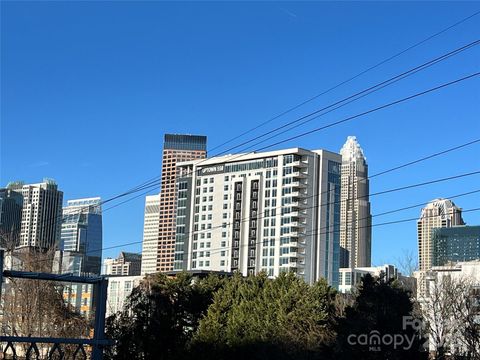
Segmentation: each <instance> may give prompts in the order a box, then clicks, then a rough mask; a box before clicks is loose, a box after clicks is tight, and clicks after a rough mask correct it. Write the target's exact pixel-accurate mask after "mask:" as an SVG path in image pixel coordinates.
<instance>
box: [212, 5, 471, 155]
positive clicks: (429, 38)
mask: <svg viewBox="0 0 480 360" xmlns="http://www.w3.org/2000/svg"><path fill="white" fill-rule="evenodd" d="M478 14H480V11H477V12H475V13H474V14H472V15H469V16H467V17H465V18H463V19H461V20H460V21H457V22H456V23H454V24H452V25H450V26H448V27H446V28H444V29H442V30H440V31H438V32H436V33H434V34H432V35H430V36H428V37H427V38H425V39H423V40H421V41H419V42H417V43H415V44H413V45H411V46H409V47H407V48H406V49H403V50H401V51H399V52H397V53H395V54H394V55H392V56H390V57H388V58H386V59H384V60H382V61H380V62H378V63H376V64H375V65H373V66H371V67H369V68H367V69H365V70H363V71H361V72H359V73H358V74H356V75H354V76H352V77H350V78H348V79H346V80H344V81H342V82H340V83H338V84H337V85H334V86H332V87H330V88H328V89H326V90H324V91H322V92H321V93H319V94H317V95H315V96H313V97H311V98H309V99H307V100H305V101H303V102H301V103H299V104H297V105H295V106H293V107H291V108H289V109H287V110H285V111H283V112H282V113H280V114H278V115H276V116H274V117H272V118H270V119H268V120H266V121H264V122H262V123H260V124H259V125H257V126H255V127H253V128H251V129H249V130H247V131H245V132H243V133H241V134H240V135H237V136H235V137H233V138H231V139H230V140H227V141H225V142H223V143H221V144H219V145H217V146H215V147H214V148H212V149H210V151H213V150H216V149H218V148H220V147H222V146H224V145H226V144H229V143H231V142H232V141H234V140H237V139H239V138H241V137H242V136H244V135H247V134H249V133H250V132H252V131H255V130H257V129H258V128H260V127H262V126H264V125H266V124H269V123H270V122H272V121H274V120H276V119H278V118H280V117H282V116H284V115H286V114H288V113H290V112H292V111H294V110H296V109H298V108H299V107H301V106H303V105H305V104H307V103H309V102H311V101H313V100H315V99H317V98H319V97H320V96H323V95H325V94H327V93H329V92H331V91H333V90H335V89H337V88H339V87H341V86H342V85H345V84H347V83H349V82H351V81H353V80H355V79H357V78H358V77H360V76H362V75H364V74H366V73H368V72H370V71H372V70H374V69H376V68H378V67H379V66H381V65H383V64H385V63H387V62H389V61H391V60H393V59H395V58H397V57H399V56H400V55H403V54H404V53H406V52H408V51H410V50H412V49H414V48H416V47H418V46H420V45H422V44H424V43H426V42H427V41H429V40H431V39H433V38H435V37H437V36H439V35H441V34H443V33H445V32H447V31H448V30H451V29H453V28H454V27H456V26H458V25H460V24H462V23H464V22H466V21H467V20H469V19H471V18H473V17H474V16H477V15H478Z"/></svg>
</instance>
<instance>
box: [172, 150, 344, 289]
mask: <svg viewBox="0 0 480 360" xmlns="http://www.w3.org/2000/svg"><path fill="white" fill-rule="evenodd" d="M177 166H178V168H179V175H178V176H179V179H178V195H177V201H178V202H177V222H176V226H177V230H176V246H175V270H179V271H180V270H211V271H226V272H232V271H240V272H241V273H242V274H244V275H249V274H255V273H258V272H260V271H265V272H266V273H267V274H268V275H269V276H272V277H275V276H278V275H279V274H280V273H281V272H286V271H293V272H295V273H296V274H297V275H298V276H300V277H302V278H303V279H305V280H306V281H307V282H310V283H312V282H314V281H316V280H318V279H319V278H325V279H327V281H328V282H329V283H330V284H331V285H333V286H336V287H337V286H338V274H339V223H340V166H341V157H340V155H338V154H335V153H331V152H328V151H325V150H315V151H308V150H304V149H299V148H293V149H286V150H278V151H271V152H264V153H254V154H244V155H242V156H239V155H234V156H232V155H229V156H222V157H216V158H211V159H208V160H204V161H198V160H197V161H189V162H184V163H181V164H178V165H177Z"/></svg>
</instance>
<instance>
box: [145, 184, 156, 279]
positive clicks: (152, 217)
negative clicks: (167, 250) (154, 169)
mask: <svg viewBox="0 0 480 360" xmlns="http://www.w3.org/2000/svg"><path fill="white" fill-rule="evenodd" d="M159 221H160V194H158V195H147V196H146V197H145V212H144V218H143V241H142V269H141V274H142V275H145V274H151V273H154V272H156V271H157V250H158V229H159Z"/></svg>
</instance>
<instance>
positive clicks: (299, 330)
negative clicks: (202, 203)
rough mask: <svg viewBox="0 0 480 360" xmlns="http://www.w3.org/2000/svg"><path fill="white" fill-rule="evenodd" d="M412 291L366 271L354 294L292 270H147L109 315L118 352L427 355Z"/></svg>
mask: <svg viewBox="0 0 480 360" xmlns="http://www.w3.org/2000/svg"><path fill="white" fill-rule="evenodd" d="M409 295H410V294H409V293H408V292H407V291H405V290H403V289H402V288H400V287H398V286H396V284H395V283H394V282H382V281H380V280H378V279H374V278H372V277H371V276H366V277H364V279H363V282H362V284H361V285H360V287H359V290H358V292H357V294H356V295H355V296H351V297H350V298H347V297H345V295H342V294H339V293H338V292H337V291H336V290H335V289H333V288H332V287H330V286H328V284H327V283H326V282H324V281H319V282H317V283H315V284H314V285H309V284H306V283H305V282H304V281H303V280H301V279H299V278H298V277H296V276H295V275H294V274H291V273H284V274H282V275H281V276H279V277H278V278H276V279H269V278H268V277H267V276H266V275H265V274H260V275H257V276H249V277H247V278H243V277H242V276H240V275H235V276H233V277H231V278H220V277H217V276H209V277H206V278H203V279H195V278H192V277H191V276H189V275H187V274H180V275H178V276H177V277H176V278H174V279H172V278H167V277H166V276H164V275H161V274H157V275H154V276H149V277H147V278H146V279H145V280H144V281H143V282H142V283H141V285H140V286H138V287H137V288H135V289H134V291H133V292H132V294H131V296H130V297H129V298H128V301H127V304H126V307H125V310H124V311H123V312H122V313H118V314H117V315H114V316H112V317H110V318H109V319H108V322H107V323H108V325H107V333H108V336H109V337H110V338H112V339H113V340H114V341H115V346H113V347H110V348H109V349H107V355H106V357H107V359H112V360H123V359H125V360H126V359H128V360H135V359H142V360H154V359H155V360H163V359H165V360H167V359H172V360H173V359H180V360H182V359H185V360H187V359H207V358H209V359H212V360H221V359H240V358H242V359H245V360H252V359H391V360H394V359H407V358H408V359H409V360H414V359H426V358H427V353H426V352H425V351H424V350H423V348H422V345H423V343H424V342H425V339H424V338H423V337H422V335H421V333H420V329H419V328H418V327H417V326H414V324H415V322H414V321H415V320H416V319H418V315H417V314H416V311H415V309H414V304H413V303H412V301H411V300H410V296H409Z"/></svg>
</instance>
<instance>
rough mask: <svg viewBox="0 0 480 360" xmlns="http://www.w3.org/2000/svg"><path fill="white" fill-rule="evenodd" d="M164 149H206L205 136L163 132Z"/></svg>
mask: <svg viewBox="0 0 480 360" xmlns="http://www.w3.org/2000/svg"><path fill="white" fill-rule="evenodd" d="M163 148H164V149H171V150H195V151H207V137H206V136H202V135H178V134H165V139H164V142H163Z"/></svg>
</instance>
